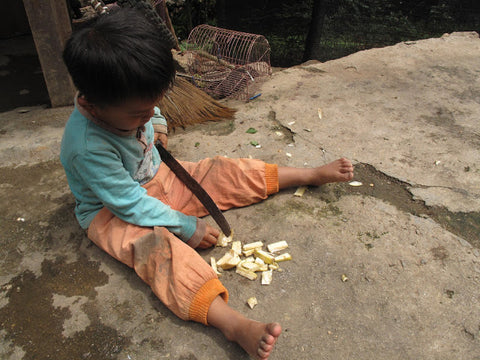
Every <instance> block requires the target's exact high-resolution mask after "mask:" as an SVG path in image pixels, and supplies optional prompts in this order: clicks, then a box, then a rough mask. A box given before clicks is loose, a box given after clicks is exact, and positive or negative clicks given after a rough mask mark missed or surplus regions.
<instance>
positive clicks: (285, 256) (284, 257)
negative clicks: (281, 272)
mask: <svg viewBox="0 0 480 360" xmlns="http://www.w3.org/2000/svg"><path fill="white" fill-rule="evenodd" d="M274 260H275V262H281V261H288V260H292V255H290V254H289V253H284V254H282V255H278V256H277V257H275V259H274Z"/></svg>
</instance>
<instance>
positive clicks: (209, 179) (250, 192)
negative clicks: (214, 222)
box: [158, 156, 279, 217]
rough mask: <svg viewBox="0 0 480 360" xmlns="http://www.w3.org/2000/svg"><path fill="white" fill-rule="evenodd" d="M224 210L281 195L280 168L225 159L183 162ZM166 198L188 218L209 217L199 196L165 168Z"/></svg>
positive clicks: (163, 165)
mask: <svg viewBox="0 0 480 360" xmlns="http://www.w3.org/2000/svg"><path fill="white" fill-rule="evenodd" d="M181 163H182V165H183V166H184V167H185V169H186V170H187V171H188V172H189V173H190V175H192V177H193V178H195V180H197V181H198V182H199V183H200V185H201V186H202V187H203V188H204V189H205V190H206V191H207V193H208V194H209V195H210V196H211V197H212V199H213V200H214V201H215V203H216V204H217V206H218V207H219V208H220V209H221V210H228V209H231V208H236V207H243V206H248V205H251V204H254V203H257V202H259V201H261V200H264V199H266V198H267V197H268V195H271V194H273V193H276V192H278V189H279V187H278V166H277V165H276V164H267V163H265V162H263V161H260V160H253V159H230V158H225V157H222V156H217V157H214V158H208V159H204V160H201V161H199V162H197V163H192V162H181ZM159 173H160V176H158V179H161V181H162V182H163V185H162V186H163V187H164V196H165V199H163V200H162V199H161V200H162V201H164V202H166V203H168V204H169V205H170V206H171V207H172V208H173V209H175V210H178V211H181V212H183V213H184V214H187V215H194V216H199V217H201V216H205V215H207V214H208V212H207V211H206V209H205V208H204V207H203V205H202V204H201V203H200V201H199V200H198V199H197V197H196V196H195V195H193V194H192V192H191V191H190V190H189V189H188V188H187V187H186V186H185V185H184V184H183V182H182V181H181V180H180V179H178V178H177V177H176V176H175V174H174V173H173V172H172V171H170V169H169V168H168V167H167V166H166V165H165V164H161V166H160V169H159Z"/></svg>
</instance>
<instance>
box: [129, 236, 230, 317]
mask: <svg viewBox="0 0 480 360" xmlns="http://www.w3.org/2000/svg"><path fill="white" fill-rule="evenodd" d="M133 252H134V255H133V263H134V269H135V271H136V272H137V274H138V275H139V276H140V277H141V278H142V280H144V281H145V282H146V283H147V284H148V285H150V287H151V288H152V290H153V292H154V293H155V295H156V296H157V297H158V298H159V299H160V300H161V301H162V302H163V303H164V304H165V305H166V306H167V307H168V308H169V309H170V310H171V311H172V312H173V313H175V314H176V315H177V316H178V317H180V318H181V319H183V320H193V321H197V322H200V323H203V324H205V325H208V322H207V314H208V309H209V308H210V305H211V303H212V301H213V300H214V299H215V298H216V297H217V296H221V297H222V298H223V299H224V300H225V301H228V291H227V289H226V288H225V287H224V286H223V285H222V283H221V282H220V280H218V277H217V275H216V274H215V272H214V271H213V269H212V268H211V267H210V266H209V265H208V264H207V263H206V262H205V260H203V259H202V257H201V256H200V255H199V254H198V253H197V252H196V251H195V250H193V249H192V248H191V247H190V246H188V245H187V244H185V243H184V242H183V241H181V240H180V239H178V238H177V237H176V236H175V235H174V234H172V233H171V232H169V231H168V230H167V229H166V228H163V227H155V228H154V229H153V231H152V232H151V233H150V234H147V235H144V236H143V237H141V238H139V239H137V240H136V241H135V242H134V244H133Z"/></svg>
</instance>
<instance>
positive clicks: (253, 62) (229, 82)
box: [186, 25, 272, 100]
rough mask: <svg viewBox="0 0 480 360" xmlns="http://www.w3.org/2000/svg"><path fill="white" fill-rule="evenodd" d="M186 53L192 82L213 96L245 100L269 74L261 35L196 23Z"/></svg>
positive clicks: (268, 49)
mask: <svg viewBox="0 0 480 360" xmlns="http://www.w3.org/2000/svg"><path fill="white" fill-rule="evenodd" d="M186 53H187V59H188V71H189V74H190V75H191V76H192V77H193V79H194V83H195V84H196V85H197V86H198V87H200V88H202V89H204V90H205V91H206V92H207V93H209V94H210V95H212V96H214V97H216V98H223V97H229V98H235V99H240V100H248V99H249V98H250V97H251V96H252V95H254V94H253V93H254V92H255V90H256V89H257V88H258V86H259V84H260V83H261V81H262V80H263V79H264V78H266V77H267V76H268V75H271V73H272V70H271V66H270V45H269V43H268V41H267V39H265V37H264V36H262V35H256V34H249V33H244V32H239V31H233V30H227V29H222V28H217V27H214V26H210V25H199V26H197V27H195V28H194V29H193V30H192V31H191V32H190V35H189V36H188V41H187V50H186Z"/></svg>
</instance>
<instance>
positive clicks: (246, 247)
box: [243, 241, 263, 251]
mask: <svg viewBox="0 0 480 360" xmlns="http://www.w3.org/2000/svg"><path fill="white" fill-rule="evenodd" d="M262 246H263V242H261V241H255V242H253V243H250V244H245V245H243V251H248V250H255V249H258V248H261V247H262Z"/></svg>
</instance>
